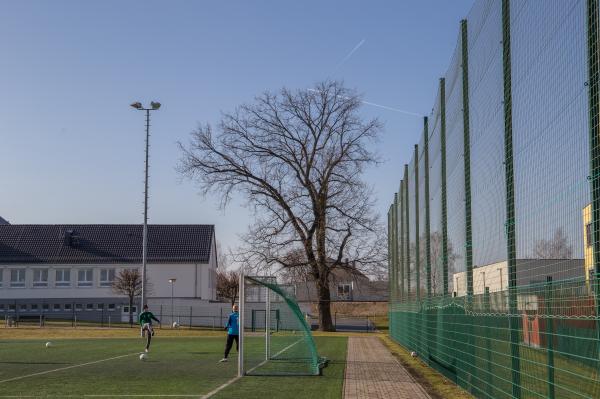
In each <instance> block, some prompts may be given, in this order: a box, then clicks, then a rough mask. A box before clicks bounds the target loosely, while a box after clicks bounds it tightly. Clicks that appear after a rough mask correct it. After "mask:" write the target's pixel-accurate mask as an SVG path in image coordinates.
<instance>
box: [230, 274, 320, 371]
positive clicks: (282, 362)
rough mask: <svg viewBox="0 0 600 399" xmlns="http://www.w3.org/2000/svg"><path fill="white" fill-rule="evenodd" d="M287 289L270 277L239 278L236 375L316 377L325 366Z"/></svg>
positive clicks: (290, 291) (295, 302) (242, 276)
mask: <svg viewBox="0 0 600 399" xmlns="http://www.w3.org/2000/svg"><path fill="white" fill-rule="evenodd" d="M288 288H289V287H286V286H283V285H279V284H277V281H276V279H275V278H273V277H256V276H252V277H251V276H245V275H243V274H242V275H241V276H240V316H239V323H240V348H239V350H240V356H239V364H238V373H239V375H240V376H243V375H320V374H321V370H322V369H323V367H325V365H326V364H327V362H326V359H324V358H320V357H319V354H318V353H317V348H316V346H315V341H314V339H313V336H312V334H311V331H310V326H309V324H308V323H307V321H306V318H305V316H304V314H303V313H302V311H301V310H300V307H299V306H298V302H297V301H296V299H295V296H294V294H293V292H292V290H289V289H288ZM242 326H243V328H242Z"/></svg>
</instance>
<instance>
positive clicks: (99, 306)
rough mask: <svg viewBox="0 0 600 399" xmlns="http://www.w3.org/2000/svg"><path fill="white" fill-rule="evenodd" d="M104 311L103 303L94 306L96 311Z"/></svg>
mask: <svg viewBox="0 0 600 399" xmlns="http://www.w3.org/2000/svg"><path fill="white" fill-rule="evenodd" d="M102 309H104V304H103V303H97V304H96V310H102Z"/></svg>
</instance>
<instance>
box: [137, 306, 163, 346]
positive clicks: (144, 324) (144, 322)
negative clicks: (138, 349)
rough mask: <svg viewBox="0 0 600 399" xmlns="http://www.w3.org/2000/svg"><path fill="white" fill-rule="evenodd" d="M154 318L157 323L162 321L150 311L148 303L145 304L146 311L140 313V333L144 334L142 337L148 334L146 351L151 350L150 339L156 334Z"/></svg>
mask: <svg viewBox="0 0 600 399" xmlns="http://www.w3.org/2000/svg"><path fill="white" fill-rule="evenodd" d="M152 320H156V322H157V323H160V320H158V319H157V318H156V317H154V315H153V314H152V312H150V311H148V305H144V311H143V312H142V313H140V316H139V321H140V334H141V335H142V337H143V336H144V334H145V335H146V349H145V351H146V352H148V351H149V350H150V341H151V340H152V337H153V336H154V329H153V328H152Z"/></svg>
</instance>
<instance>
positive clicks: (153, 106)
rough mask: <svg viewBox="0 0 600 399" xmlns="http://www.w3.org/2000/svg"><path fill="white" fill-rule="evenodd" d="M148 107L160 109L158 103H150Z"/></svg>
mask: <svg viewBox="0 0 600 399" xmlns="http://www.w3.org/2000/svg"><path fill="white" fill-rule="evenodd" d="M150 106H151V107H152V109H154V110H157V109H159V108H160V103H159V102H158V101H152V102H151V103H150Z"/></svg>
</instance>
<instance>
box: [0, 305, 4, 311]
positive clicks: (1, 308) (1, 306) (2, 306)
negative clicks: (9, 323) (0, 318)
mask: <svg viewBox="0 0 600 399" xmlns="http://www.w3.org/2000/svg"><path fill="white" fill-rule="evenodd" d="M0 310H1V311H3V312H4V304H3V303H0Z"/></svg>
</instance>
